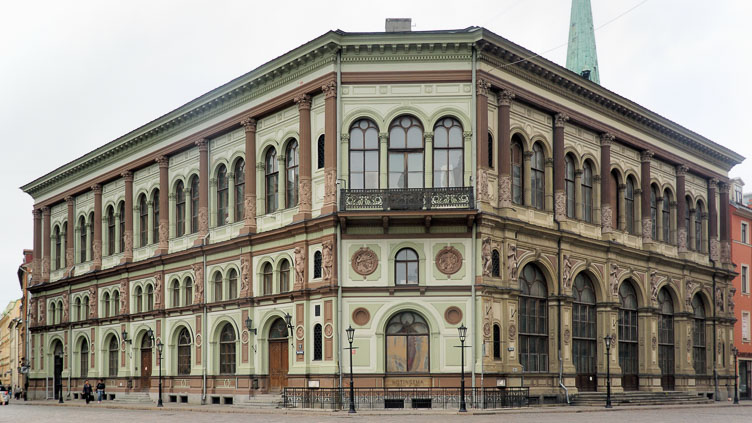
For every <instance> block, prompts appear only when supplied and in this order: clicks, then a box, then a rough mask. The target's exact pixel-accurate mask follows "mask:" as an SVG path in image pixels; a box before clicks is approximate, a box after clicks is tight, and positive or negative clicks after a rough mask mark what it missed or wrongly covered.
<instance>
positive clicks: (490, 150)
mask: <svg viewBox="0 0 752 423" xmlns="http://www.w3.org/2000/svg"><path fill="white" fill-rule="evenodd" d="M493 147H494V143H493V135H491V133H490V132H489V133H488V167H490V168H491V169H493V167H494V161H493V158H494V154H493V151H494V148H493Z"/></svg>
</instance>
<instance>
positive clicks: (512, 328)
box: [507, 325, 517, 341]
mask: <svg viewBox="0 0 752 423" xmlns="http://www.w3.org/2000/svg"><path fill="white" fill-rule="evenodd" d="M507 330H508V331H509V340H510V341H514V338H515V337H516V336H517V327H516V326H515V325H509V329H507Z"/></svg>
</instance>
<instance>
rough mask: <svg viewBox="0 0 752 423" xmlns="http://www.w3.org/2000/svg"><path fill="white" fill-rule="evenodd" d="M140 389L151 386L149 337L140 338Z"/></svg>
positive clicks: (146, 388)
mask: <svg viewBox="0 0 752 423" xmlns="http://www.w3.org/2000/svg"><path fill="white" fill-rule="evenodd" d="M140 385H141V389H144V390H148V389H149V388H151V338H149V337H148V336H146V335H144V336H143V338H141V383H140Z"/></svg>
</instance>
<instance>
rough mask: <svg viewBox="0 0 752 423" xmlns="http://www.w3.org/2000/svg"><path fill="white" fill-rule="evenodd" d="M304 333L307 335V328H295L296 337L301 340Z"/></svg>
mask: <svg viewBox="0 0 752 423" xmlns="http://www.w3.org/2000/svg"><path fill="white" fill-rule="evenodd" d="M303 335H305V329H303V326H298V328H297V329H295V338H297V340H298V341H300V340H302V339H303Z"/></svg>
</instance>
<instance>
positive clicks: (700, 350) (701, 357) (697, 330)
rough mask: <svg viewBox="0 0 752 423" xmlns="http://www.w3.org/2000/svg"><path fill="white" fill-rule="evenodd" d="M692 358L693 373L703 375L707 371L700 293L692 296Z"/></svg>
mask: <svg viewBox="0 0 752 423" xmlns="http://www.w3.org/2000/svg"><path fill="white" fill-rule="evenodd" d="M692 311H693V314H694V315H693V316H692V317H693V319H692V320H693V321H692V358H693V364H694V368H695V373H696V374H698V375H704V374H705V372H706V371H707V366H706V365H705V363H706V357H705V354H706V353H705V305H704V304H703V303H702V299H701V298H700V295H697V294H696V295H695V296H694V297H693V298H692Z"/></svg>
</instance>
